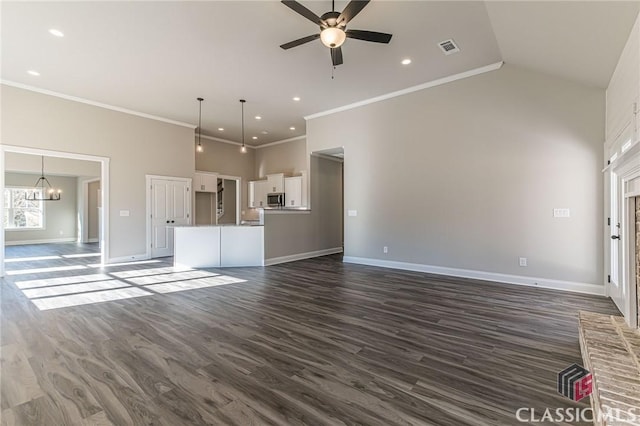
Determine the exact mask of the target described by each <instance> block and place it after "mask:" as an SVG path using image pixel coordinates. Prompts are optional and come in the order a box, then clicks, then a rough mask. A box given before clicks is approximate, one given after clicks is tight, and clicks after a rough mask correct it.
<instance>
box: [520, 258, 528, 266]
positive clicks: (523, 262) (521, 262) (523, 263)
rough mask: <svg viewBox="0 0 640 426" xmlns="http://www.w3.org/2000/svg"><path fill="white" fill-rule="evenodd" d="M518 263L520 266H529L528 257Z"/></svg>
mask: <svg viewBox="0 0 640 426" xmlns="http://www.w3.org/2000/svg"><path fill="white" fill-rule="evenodd" d="M518 262H519V265H520V266H527V258H526V257H521V258H519V259H518Z"/></svg>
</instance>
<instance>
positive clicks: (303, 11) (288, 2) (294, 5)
mask: <svg viewBox="0 0 640 426" xmlns="http://www.w3.org/2000/svg"><path fill="white" fill-rule="evenodd" d="M282 3H283V4H284V5H285V6H287V7H289V8H290V9H291V10H293V11H294V12H297V13H298V14H300V15H302V16H304V17H305V18H307V19H308V20H310V21H311V22H313V23H314V24H318V25H322V24H323V22H324V21H323V20H322V19H320V17H319V16H318V15H316V14H315V13H313V12H312V11H310V10H309V9H307V8H306V7H304V6H303V5H301V4H300V3H298V2H297V1H295V0H282Z"/></svg>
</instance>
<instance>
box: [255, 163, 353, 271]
mask: <svg viewBox="0 0 640 426" xmlns="http://www.w3.org/2000/svg"><path fill="white" fill-rule="evenodd" d="M310 164H311V171H310V179H311V181H310V184H311V188H310V191H311V193H310V197H311V202H312V206H313V208H312V210H311V212H310V213H308V214H300V213H287V214H270V213H265V222H264V225H265V226H264V239H265V258H266V259H272V258H276V257H282V256H290V255H294V254H300V253H309V252H314V251H319V250H326V249H334V248H340V247H342V163H338V162H335V161H331V160H326V159H322V158H319V157H315V156H312V157H311V159H310Z"/></svg>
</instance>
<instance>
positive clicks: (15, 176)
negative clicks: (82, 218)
mask: <svg viewBox="0 0 640 426" xmlns="http://www.w3.org/2000/svg"><path fill="white" fill-rule="evenodd" d="M39 177H40V174H39V173H38V174H37V175H34V174H24V173H10V172H7V173H5V186H17V187H21V186H22V187H33V185H34V184H35V183H36V181H37V180H38V178H39ZM46 177H47V179H49V181H50V182H51V185H52V186H53V187H54V188H59V189H62V195H61V198H60V201H45V202H44V217H45V222H44V225H45V229H42V230H5V231H4V238H5V241H6V242H8V243H10V242H12V243H17V242H22V241H25V242H27V243H28V242H29V241H40V240H58V239H62V238H64V239H68V238H73V239H76V238H77V232H78V229H77V223H78V210H77V202H76V196H77V195H76V191H77V187H78V184H77V179H76V178H73V177H62V176H52V175H49V174H47V175H46Z"/></svg>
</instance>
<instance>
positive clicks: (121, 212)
mask: <svg viewBox="0 0 640 426" xmlns="http://www.w3.org/2000/svg"><path fill="white" fill-rule="evenodd" d="M120 216H123V217H128V216H129V210H120Z"/></svg>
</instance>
